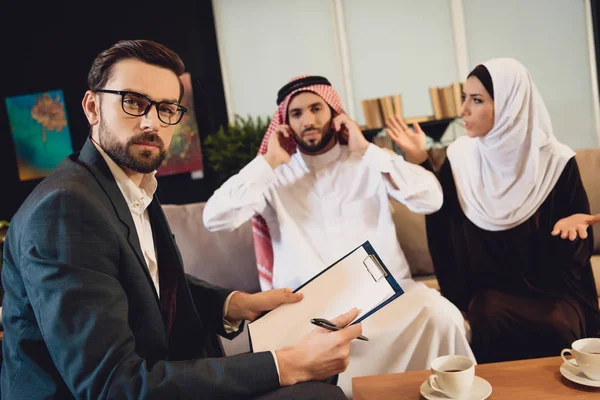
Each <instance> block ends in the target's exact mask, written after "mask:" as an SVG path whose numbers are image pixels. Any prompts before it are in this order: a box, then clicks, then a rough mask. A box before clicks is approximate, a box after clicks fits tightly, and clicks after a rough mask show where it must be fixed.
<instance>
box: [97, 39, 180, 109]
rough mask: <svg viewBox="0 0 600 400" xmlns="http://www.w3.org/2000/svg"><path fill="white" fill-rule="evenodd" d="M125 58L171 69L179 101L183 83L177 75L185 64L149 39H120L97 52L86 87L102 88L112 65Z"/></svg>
mask: <svg viewBox="0 0 600 400" xmlns="http://www.w3.org/2000/svg"><path fill="white" fill-rule="evenodd" d="M126 59H136V60H139V61H142V62H145V63H146V64H150V65H156V66H158V67H163V68H166V69H168V70H171V71H173V73H175V75H176V76H177V80H178V81H179V101H181V99H182V98H183V83H182V82H181V78H180V77H179V76H180V75H181V74H183V73H184V72H185V65H184V64H183V61H181V58H179V56H178V55H177V53H175V52H174V51H173V50H171V49H169V48H168V47H166V46H163V45H162V44H160V43H156V42H153V41H151V40H121V41H120V42H117V43H116V44H114V45H112V46H111V47H110V48H108V49H107V50H104V51H103V52H101V53H100V54H98V55H97V56H96V58H95V59H94V62H93V63H92V67H91V68H90V72H89V73H88V78H87V81H88V88H89V89H90V90H92V91H93V90H98V89H102V88H104V86H105V85H106V82H108V79H109V78H110V75H111V73H112V68H113V66H114V65H115V64H116V63H117V62H119V61H121V60H126Z"/></svg>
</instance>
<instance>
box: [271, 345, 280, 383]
mask: <svg viewBox="0 0 600 400" xmlns="http://www.w3.org/2000/svg"><path fill="white" fill-rule="evenodd" d="M270 351H271V354H273V361H275V368H277V377H278V378H279V385H281V375H279V361H277V354H275V352H274V351H273V350H270Z"/></svg>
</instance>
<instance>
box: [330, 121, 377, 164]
mask: <svg viewBox="0 0 600 400" xmlns="http://www.w3.org/2000/svg"><path fill="white" fill-rule="evenodd" d="M332 123H333V129H334V130H335V132H338V133H339V134H340V135H341V136H342V137H343V138H345V139H346V140H348V148H349V149H350V151H352V152H355V153H359V154H360V155H364V154H365V152H366V151H367V147H369V142H368V140H367V139H365V136H364V135H363V133H362V131H361V130H360V127H359V126H358V124H357V123H356V122H354V121H353V120H352V119H350V117H349V116H347V115H346V114H340V115H338V116H337V117H335V118H334V119H333V121H332Z"/></svg>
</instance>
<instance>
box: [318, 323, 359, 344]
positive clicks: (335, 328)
mask: <svg viewBox="0 0 600 400" xmlns="http://www.w3.org/2000/svg"><path fill="white" fill-rule="evenodd" d="M310 323H311V324H313V325H316V326H318V327H319V328H324V329H327V330H330V331H339V330H340V329H342V328H340V327H338V326H337V325H336V324H334V323H333V322H331V321H329V320H328V319H325V318H312V319H311V320H310ZM357 339H360V340H364V341H365V342H368V341H369V338H367V337H366V336H363V335H360V336H358V337H357Z"/></svg>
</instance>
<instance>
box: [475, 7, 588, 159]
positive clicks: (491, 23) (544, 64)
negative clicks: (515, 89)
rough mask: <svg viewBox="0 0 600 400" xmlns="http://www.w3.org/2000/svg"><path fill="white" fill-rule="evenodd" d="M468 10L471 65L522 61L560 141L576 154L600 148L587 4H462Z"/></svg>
mask: <svg viewBox="0 0 600 400" xmlns="http://www.w3.org/2000/svg"><path fill="white" fill-rule="evenodd" d="M463 6H464V11H465V25H466V31H467V45H468V54H469V65H471V66H475V65H477V64H479V63H481V62H483V61H486V60H488V59H490V58H496V57H513V58H515V59H517V60H519V61H520V62H521V63H522V64H523V65H525V67H527V69H529V72H530V73H531V76H532V78H533V81H534V82H535V83H536V85H537V86H538V89H539V90H540V92H541V94H542V97H543V98H544V101H545V103H546V107H547V108H548V111H549V113H550V116H551V118H552V125H553V127H554V133H555V134H556V136H557V138H558V139H559V140H560V141H562V142H564V143H567V144H569V145H570V146H572V147H574V148H587V147H596V146H597V145H598V136H597V134H596V132H597V129H596V126H595V121H594V108H593V101H592V100H593V94H592V88H593V84H592V82H591V78H590V77H591V74H590V63H589V52H588V42H587V37H586V15H585V3H584V0H502V1H497V0H463ZM596 87H597V86H596Z"/></svg>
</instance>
